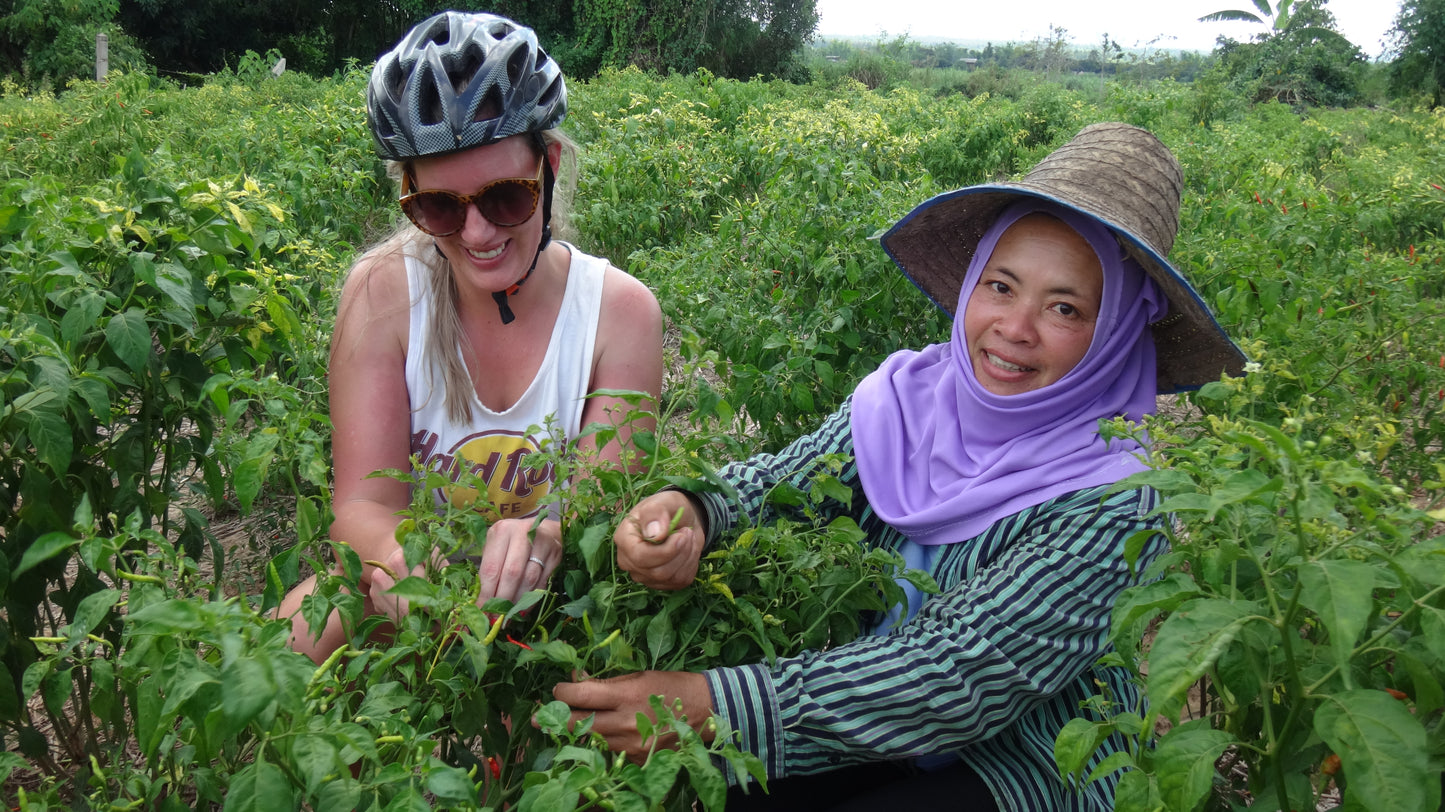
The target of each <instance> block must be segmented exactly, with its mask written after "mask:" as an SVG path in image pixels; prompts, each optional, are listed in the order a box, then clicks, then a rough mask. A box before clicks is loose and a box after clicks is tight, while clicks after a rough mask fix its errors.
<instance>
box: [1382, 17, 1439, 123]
mask: <svg viewBox="0 0 1445 812" xmlns="http://www.w3.org/2000/svg"><path fill="white" fill-rule="evenodd" d="M1392 33H1393V34H1394V39H1395V43H1394V45H1395V51H1396V53H1397V54H1398V57H1397V58H1396V60H1395V61H1394V63H1393V64H1392V65H1391V66H1390V69H1391V70H1390V73H1391V84H1392V85H1393V89H1394V90H1395V92H1397V93H1411V92H1421V93H1424V94H1426V95H1427V96H1429V98H1430V103H1431V105H1432V106H1434V107H1439V106H1441V104H1442V103H1445V102H1442V94H1445V0H1404V2H1403V3H1402V4H1401V6H1400V13H1399V15H1398V16H1397V17H1396V18H1395V28H1394V30H1393V32H1392Z"/></svg>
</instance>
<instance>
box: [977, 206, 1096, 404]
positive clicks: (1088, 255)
mask: <svg viewBox="0 0 1445 812" xmlns="http://www.w3.org/2000/svg"><path fill="white" fill-rule="evenodd" d="M1103 291H1104V274H1103V271H1102V270H1101V268H1100V267H1099V258H1098V256H1096V255H1095V254H1094V250H1093V248H1091V247H1090V246H1089V243H1088V242H1087V241H1085V240H1084V238H1083V237H1081V236H1079V234H1078V232H1076V231H1074V230H1073V229H1072V228H1070V227H1068V226H1067V225H1065V224H1064V223H1063V222H1061V221H1059V220H1057V219H1055V218H1053V217H1050V216H1048V215H1046V214H1030V215H1027V216H1025V217H1023V218H1021V219H1019V221H1018V222H1016V223H1014V224H1013V225H1012V226H1010V227H1009V228H1008V230H1007V231H1005V232H1004V234H1003V237H1001V238H1000V239H999V241H998V243H997V244H996V245H995V246H994V249H993V255H992V256H990V257H989V259H988V262H987V263H986V264H985V265H984V268H983V273H982V275H981V276H980V277H979V280H978V284H977V285H976V286H975V287H974V289H973V292H972V293H970V294H969V297H968V303H967V304H966V306H965V308H964V312H963V333H964V338H965V340H966V342H967V344H968V354H969V360H970V362H971V364H972V366H973V373H974V376H975V377H976V378H978V382H979V384H981V385H982V386H983V388H984V389H986V390H988V391H989V392H992V393H993V394H995V395H1017V394H1020V393H1023V392H1029V391H1032V390H1034V389H1039V388H1041V387H1044V386H1047V385H1049V384H1051V383H1053V382H1054V381H1057V380H1058V379H1060V378H1062V377H1063V376H1064V375H1066V374H1068V372H1069V370H1071V369H1073V368H1074V367H1075V366H1076V365H1077V364H1078V363H1079V361H1080V360H1082V359H1083V357H1084V355H1085V353H1087V352H1088V350H1089V343H1090V342H1091V341H1092V340H1093V337H1094V323H1095V320H1096V319H1097V318H1098V315H1099V302H1100V298H1101V296H1102V295H1103Z"/></svg>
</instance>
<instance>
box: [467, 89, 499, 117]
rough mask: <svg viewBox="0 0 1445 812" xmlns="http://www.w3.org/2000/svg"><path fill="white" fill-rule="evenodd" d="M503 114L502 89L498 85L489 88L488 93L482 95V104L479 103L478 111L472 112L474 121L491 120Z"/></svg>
mask: <svg viewBox="0 0 1445 812" xmlns="http://www.w3.org/2000/svg"><path fill="white" fill-rule="evenodd" d="M500 115H502V91H501V89H500V88H498V87H497V86H496V85H492V86H491V87H489V88H487V95H485V96H483V97H482V102H481V104H478V105H477V112H476V113H474V114H472V121H491V120H492V119H494V118H497V117H499V116H500Z"/></svg>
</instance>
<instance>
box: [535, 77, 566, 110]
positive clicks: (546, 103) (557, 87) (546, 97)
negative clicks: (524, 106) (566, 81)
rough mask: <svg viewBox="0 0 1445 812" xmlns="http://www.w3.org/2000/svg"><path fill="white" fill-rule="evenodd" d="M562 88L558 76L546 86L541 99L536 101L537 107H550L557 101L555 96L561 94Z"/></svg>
mask: <svg viewBox="0 0 1445 812" xmlns="http://www.w3.org/2000/svg"><path fill="white" fill-rule="evenodd" d="M563 87H564V85H563V84H562V77H561V76H560V75H558V77H557V78H556V79H553V80H552V83H551V84H549V85H547V89H546V90H544V91H542V96H541V98H539V99H537V106H538V107H550V106H551V105H552V104H553V103H554V102H555V101H556V100H557V96H558V95H560V94H561V93H562V88H563Z"/></svg>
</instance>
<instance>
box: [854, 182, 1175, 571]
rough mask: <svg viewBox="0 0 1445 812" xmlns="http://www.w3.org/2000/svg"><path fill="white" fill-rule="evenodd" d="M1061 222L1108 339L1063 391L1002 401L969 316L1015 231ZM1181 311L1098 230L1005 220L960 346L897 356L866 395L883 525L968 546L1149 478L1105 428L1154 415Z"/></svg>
mask: <svg viewBox="0 0 1445 812" xmlns="http://www.w3.org/2000/svg"><path fill="white" fill-rule="evenodd" d="M1034 212H1042V213H1044V214H1048V215H1050V216H1053V217H1056V218H1058V219H1059V220H1062V221H1063V222H1064V223H1066V224H1068V225H1069V226H1070V227H1071V228H1073V229H1074V230H1075V231H1077V232H1078V233H1079V235H1080V236H1082V237H1083V238H1084V239H1085V240H1086V241H1087V242H1088V243H1089V245H1090V246H1091V247H1093V249H1094V253H1095V254H1097V255H1098V257H1099V264H1100V266H1101V267H1102V268H1103V271H1104V289H1103V294H1102V297H1101V301H1100V307H1099V315H1098V318H1097V320H1096V321H1095V326H1094V336H1093V339H1092V341H1091V342H1090V344H1089V349H1088V351H1087V352H1086V353H1085V354H1084V357H1083V359H1082V360H1080V361H1079V363H1078V365H1077V366H1075V367H1074V368H1073V369H1072V370H1070V371H1069V372H1068V373H1067V374H1065V375H1064V376H1063V377H1061V378H1060V379H1059V380H1057V381H1054V382H1053V383H1051V384H1049V385H1047V386H1044V387H1041V388H1039V389H1035V390H1032V391H1029V392H1023V393H1020V394H1015V395H995V394H993V393H992V392H989V391H988V390H986V389H984V388H983V386H982V385H981V384H979V382H978V379H977V378H976V377H975V376H974V372H973V366H972V364H971V362H970V360H969V356H968V343H967V341H966V339H965V338H964V332H963V321H964V319H963V312H964V308H965V307H967V305H968V299H969V296H970V295H971V294H972V293H973V290H974V288H975V287H976V286H977V285H978V279H979V276H980V275H981V274H982V272H983V267H984V265H985V264H986V263H987V262H988V259H989V257H990V256H991V255H992V254H993V250H994V246H995V245H997V244H998V241H999V238H1000V237H1002V236H1003V233H1004V232H1005V231H1006V230H1007V229H1008V227H1009V226H1011V225H1013V224H1014V223H1015V222H1017V221H1018V220H1019V218H1021V217H1024V216H1025V215H1028V214H1032V213H1034ZM1168 307H1169V304H1168V300H1167V299H1166V298H1165V297H1164V294H1163V293H1162V292H1161V291H1160V290H1159V289H1158V287H1157V286H1156V285H1155V284H1154V282H1153V280H1151V279H1149V277H1148V275H1147V274H1145V273H1144V271H1143V269H1141V268H1140V267H1139V264H1138V263H1137V262H1135V261H1134V260H1132V259H1127V258H1126V257H1125V256H1124V252H1123V250H1122V249H1121V248H1120V247H1119V243H1118V241H1117V240H1116V239H1115V238H1114V235H1113V233H1112V232H1111V231H1109V229H1108V228H1107V227H1105V226H1104V225H1102V224H1100V223H1099V222H1098V221H1097V220H1095V219H1093V218H1092V217H1088V216H1086V215H1082V214H1079V213H1078V212H1075V211H1073V210H1071V209H1068V208H1065V207H1063V206H1059V205H1056V204H1053V203H1050V202H1048V201H1044V200H1037V199H1033V198H1029V199H1026V200H1023V201H1020V202H1017V203H1014V204H1013V205H1011V206H1009V207H1008V208H1006V209H1004V211H1003V213H1001V214H1000V215H999V217H998V219H997V220H995V221H994V223H993V225H992V226H990V227H989V229H988V231H986V232H985V233H984V235H983V238H982V239H981V240H980V241H979V244H978V249H977V251H975V253H974V255H973V260H972V261H971V262H970V263H969V266H968V272H967V274H966V275H965V276H964V279H963V287H962V289H961V290H960V292H959V298H958V309H957V311H956V312H957V314H958V315H957V316H956V317H955V319H954V323H953V337H952V340H951V341H949V342H948V343H946V344H934V345H932V346H930V347H927V348H925V349H923V350H921V351H912V350H905V351H902V352H897V353H894V354H893V355H891V356H889V357H888V358H887V359H886V360H885V361H884V362H883V365H882V366H880V367H879V368H878V369H877V370H876V371H875V372H873V374H871V375H869V376H868V377H867V378H865V379H863V381H862V383H860V384H859V385H858V388H857V390H856V391H855V393H854V395H853V417H852V430H853V445H854V452H855V458H856V460H857V463H858V473H859V477H860V478H861V480H862V483H863V492H864V494H866V495H867V497H868V501H869V503H870V504H871V505H872V507H873V510H874V512H876V513H877V514H878V517H879V518H881V519H883V521H885V522H887V523H888V524H890V525H892V526H893V527H895V528H897V529H898V530H899V531H900V532H902V533H903V534H904V535H906V536H907V537H908V538H909V539H911V540H913V541H914V542H916V543H918V544H924V545H938V544H951V543H955V542H960V541H967V540H969V539H971V538H973V537H975V536H977V535H979V534H980V533H982V532H983V531H984V530H985V529H987V528H988V526H989V525H990V524H992V523H993V522H994V521H996V520H998V519H1001V518H1003V517H1005V516H1009V515H1012V514H1014V513H1017V512H1019V511H1020V510H1023V509H1024V508H1027V507H1031V506H1033V505H1037V504H1040V503H1042V502H1045V501H1047V500H1049V499H1052V498H1053V497H1055V496H1059V495H1061V494H1065V493H1068V492H1070V491H1075V490H1079V489H1081V488H1088V487H1093V486H1096V485H1103V484H1108V483H1112V482H1117V481H1118V480H1120V479H1123V478H1124V477H1126V476H1128V475H1129V474H1132V473H1134V472H1136V471H1140V470H1143V469H1144V467H1145V466H1144V464H1143V463H1142V462H1141V461H1140V460H1139V459H1138V458H1137V456H1136V455H1135V453H1136V452H1137V451H1139V450H1140V449H1139V446H1138V445H1137V444H1136V443H1133V442H1132V441H1127V440H1115V441H1114V442H1113V443H1106V442H1105V441H1104V440H1103V439H1102V438H1100V437H1099V431H1098V422H1099V420H1100V419H1101V418H1113V417H1116V416H1119V415H1123V416H1125V417H1127V418H1129V419H1130V420H1134V421H1139V420H1141V419H1142V418H1143V417H1144V415H1146V414H1150V413H1153V411H1154V395H1155V365H1154V364H1155V362H1154V340H1153V337H1152V336H1151V335H1150V333H1149V330H1148V329H1147V326H1148V324H1149V323H1150V322H1152V321H1155V320H1157V319H1159V318H1160V317H1162V316H1163V315H1164V313H1165V312H1166V311H1167V309H1168Z"/></svg>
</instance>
